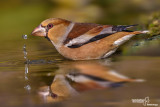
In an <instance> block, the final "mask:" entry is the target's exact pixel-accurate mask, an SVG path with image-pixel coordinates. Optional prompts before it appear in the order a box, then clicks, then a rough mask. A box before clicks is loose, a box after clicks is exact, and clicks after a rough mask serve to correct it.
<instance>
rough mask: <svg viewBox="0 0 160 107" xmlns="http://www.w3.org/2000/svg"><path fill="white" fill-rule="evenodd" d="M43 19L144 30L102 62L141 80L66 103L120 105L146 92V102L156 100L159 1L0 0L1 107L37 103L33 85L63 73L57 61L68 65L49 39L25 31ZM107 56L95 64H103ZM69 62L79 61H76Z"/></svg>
mask: <svg viewBox="0 0 160 107" xmlns="http://www.w3.org/2000/svg"><path fill="white" fill-rule="evenodd" d="M47 18H64V19H68V20H72V21H75V22H87V23H98V24H111V25H129V24H139V26H137V27H135V28H134V30H150V34H144V35H136V36H135V37H134V38H133V39H132V40H130V42H127V43H126V44H124V45H123V46H121V48H120V49H119V50H118V51H117V52H116V54H117V53H120V55H119V54H118V55H117V57H114V56H113V57H112V56H111V57H110V58H109V62H111V64H110V65H111V66H109V67H108V68H109V69H110V67H111V68H114V70H115V71H118V72H119V73H122V74H123V75H126V76H129V77H130V78H142V79H145V80H147V82H144V83H140V84H138V83H134V84H129V85H128V84H127V86H124V87H122V88H118V90H115V89H113V90H110V91H107V90H103V91H95V92H91V93H90V94H86V95H85V96H81V97H78V98H79V99H77V98H73V99H72V100H71V101H70V103H69V104H73V105H74V103H73V102H74V101H75V103H77V102H78V101H80V103H79V104H86V102H88V104H93V106H95V105H96V103H97V101H98V103H99V101H104V103H103V104H108V102H110V101H111V103H109V104H112V101H113V102H115V103H116V104H117V105H119V104H121V106H122V107H124V106H126V105H127V106H128V105H130V104H131V102H130V100H131V99H132V98H145V97H147V96H149V97H150V98H152V99H151V100H152V101H154V100H155V101H160V100H159V99H160V96H159V94H158V92H159V87H160V86H159V85H160V84H159V81H160V78H159V75H160V72H159V71H160V68H159V63H160V57H159V56H160V49H159V47H160V0H0V37H1V38H0V75H1V77H0V103H1V106H3V107H5V105H8V106H11V107H14V106H15V107H17V106H18V105H19V106H20V107H22V106H23V107H25V106H26V107H29V106H33V104H35V103H38V104H41V103H42V101H40V100H38V99H39V96H38V93H37V92H38V90H39V88H41V86H45V85H47V86H49V85H51V83H52V81H53V79H54V76H55V72H60V71H61V72H66V68H65V67H63V66H67V67H71V68H74V67H73V66H71V64H70V63H72V61H68V60H66V59H64V57H62V56H61V55H60V54H59V53H58V52H57V51H56V50H55V48H54V46H53V45H52V44H51V43H50V42H48V41H47V40H46V39H44V38H41V37H35V36H31V35H30V34H31V32H32V30H33V29H34V28H35V27H37V26H38V25H39V24H40V23H41V22H42V21H43V20H45V19H47ZM24 34H27V35H28V39H25V40H24V39H23V38H22V35H24ZM133 55H134V56H133ZM148 56H149V57H148ZM150 56H153V57H150ZM107 60H108V58H106V59H104V61H103V60H96V61H95V63H97V62H101V61H102V62H101V64H105V62H106V63H107V64H108V61H107ZM93 62H94V61H93ZM93 62H92V61H91V62H88V63H89V64H91V63H93ZM66 63H67V64H66ZM73 63H74V64H76V63H77V64H78V65H79V63H78V61H77V62H76V63H75V62H73ZM74 64H73V65H74ZM84 64H85V63H84ZM97 65H98V64H97ZM85 66H86V64H85V65H84V67H85ZM95 67H96V66H95ZM105 67H107V66H105ZM69 70H70V69H69ZM91 72H92V71H91ZM91 74H92V73H91ZM97 74H99V71H98V73H97ZM87 85H88V84H87ZM135 87H136V89H137V90H135ZM102 95H104V96H102ZM95 96H96V97H95ZM106 96H107V97H106ZM106 98H108V99H109V100H107V99H106ZM107 101H108V102H107ZM117 101H118V103H117ZM84 102H85V103H84ZM100 103H101V102H100ZM153 103H154V102H153ZM125 104H126V105H125ZM42 106H43V105H42ZM64 106H66V104H64ZM69 106H70V105H69ZM133 106H134V107H135V105H134V104H133ZM140 106H142V105H140Z"/></svg>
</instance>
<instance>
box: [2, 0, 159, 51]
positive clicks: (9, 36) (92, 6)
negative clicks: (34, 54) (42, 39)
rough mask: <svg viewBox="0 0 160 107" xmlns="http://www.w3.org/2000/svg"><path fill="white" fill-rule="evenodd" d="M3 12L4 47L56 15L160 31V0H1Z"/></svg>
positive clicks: (15, 44) (57, 16) (79, 20)
mask: <svg viewBox="0 0 160 107" xmlns="http://www.w3.org/2000/svg"><path fill="white" fill-rule="evenodd" d="M0 14H1V17H0V23H1V26H0V35H1V39H0V42H1V44H3V46H2V45H1V46H0V49H2V48H3V49H4V48H5V47H7V48H10V49H13V48H12V46H18V43H15V42H16V41H21V38H20V36H21V35H22V34H28V35H30V33H31V31H32V30H33V29H34V28H35V27H36V26H37V25H39V23H40V22H41V21H43V20H45V19H47V18H52V17H54V18H64V19H68V20H72V21H77V22H90V23H99V24H113V25H119V24H120V25H127V24H140V26H139V27H137V28H138V29H141V30H142V29H150V30H152V34H153V35H154V34H159V33H160V30H159V29H160V24H159V22H160V0H1V1H0ZM31 38H34V37H31ZM8 43H10V44H11V43H14V44H13V45H9V44H8Z"/></svg>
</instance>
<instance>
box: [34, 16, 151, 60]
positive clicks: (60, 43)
mask: <svg viewBox="0 0 160 107" xmlns="http://www.w3.org/2000/svg"><path fill="white" fill-rule="evenodd" d="M133 26H136V25H102V24H94V23H80V22H72V21H69V20H66V19H61V18H49V19H46V20H44V21H42V22H41V23H40V25H39V26H38V27H36V28H35V29H34V30H33V31H32V33H31V35H33V36H41V37H45V38H47V39H48V40H49V41H50V42H51V43H52V44H53V45H54V46H55V48H56V50H57V51H58V52H59V53H60V54H61V55H62V56H64V57H65V58H67V59H71V60H92V59H102V58H107V57H109V56H110V55H112V54H113V53H114V52H115V51H116V50H117V49H118V47H119V46H120V45H122V44H123V43H124V42H126V41H128V40H129V39H130V38H131V37H133V36H134V35H137V34H144V33H148V31H147V30H144V31H131V30H128V28H131V27H133Z"/></svg>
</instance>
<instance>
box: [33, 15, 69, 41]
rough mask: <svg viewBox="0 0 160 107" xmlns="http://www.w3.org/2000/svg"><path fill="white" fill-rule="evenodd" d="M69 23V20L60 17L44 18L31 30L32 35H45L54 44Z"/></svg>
mask: <svg viewBox="0 0 160 107" xmlns="http://www.w3.org/2000/svg"><path fill="white" fill-rule="evenodd" d="M70 23H71V22H70V21H68V20H65V19H60V18H50V19H46V20H44V21H43V22H41V24H40V25H39V26H38V27H36V28H35V29H34V30H33V31H32V35H34V36H42V37H47V38H48V39H50V40H51V41H53V42H54V43H55V44H56V43H57V42H59V41H60V39H62V38H61V37H62V36H63V35H64V34H65V32H66V31H67V27H68V26H69V24H70Z"/></svg>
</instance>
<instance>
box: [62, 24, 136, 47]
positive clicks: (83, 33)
mask: <svg viewBox="0 0 160 107" xmlns="http://www.w3.org/2000/svg"><path fill="white" fill-rule="evenodd" d="M132 26H135V25H126V26H123V25H118V26H112V25H98V24H87V23H76V24H75V25H74V27H73V29H72V30H71V32H70V33H69V35H68V37H67V39H66V40H65V41H64V45H65V46H67V47H69V48H78V47H80V46H82V45H84V44H88V43H90V42H94V41H97V40H100V39H103V38H105V37H107V36H110V35H112V34H114V33H117V32H122V31H125V32H130V31H128V30H127V28H129V27H132Z"/></svg>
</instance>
